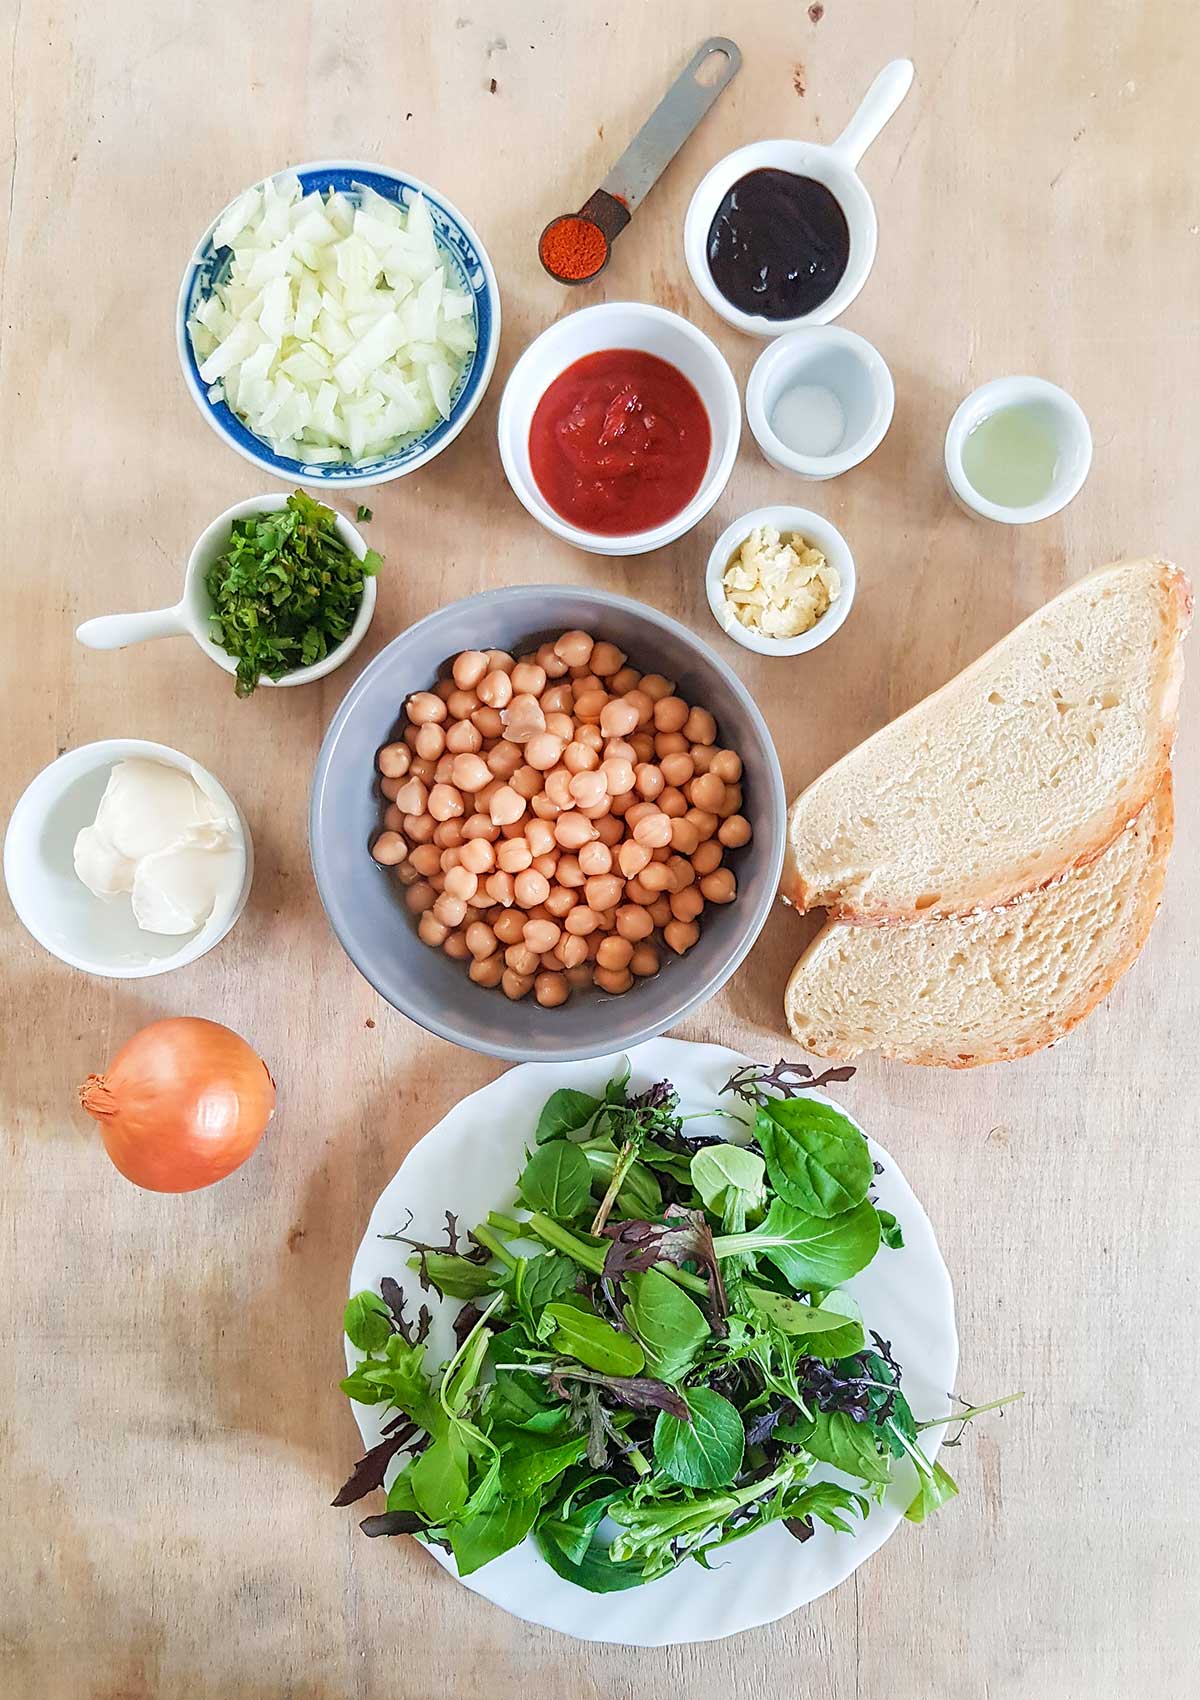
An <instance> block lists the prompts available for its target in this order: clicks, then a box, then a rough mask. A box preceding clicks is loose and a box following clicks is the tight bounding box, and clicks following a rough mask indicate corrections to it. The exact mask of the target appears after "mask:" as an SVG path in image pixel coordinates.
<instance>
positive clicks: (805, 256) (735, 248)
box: [708, 169, 850, 319]
mask: <svg viewBox="0 0 1200 1700" xmlns="http://www.w3.org/2000/svg"><path fill="white" fill-rule="evenodd" d="M849 258H850V227H849V225H848V224H847V223H846V215H845V213H844V212H843V211H842V208H841V204H840V202H839V201H838V199H837V196H836V195H834V194H832V193H831V192H830V190H828V189H827V188H826V187H825V185H824V183H818V182H816V181H815V179H814V178H812V177H798V176H797V175H796V173H795V172H794V171H777V170H774V169H765V170H762V171H750V172H747V174H746V176H745V177H739V178H738V180H737V182H736V183H735V184H734V185H733V187H732V188H731V189H730V190H729V191H728V193H727V194H726V196H725V199H724V200H723V201H722V202H721V204H720V206H719V207H718V208H717V212H716V217H715V218H714V219H713V221H712V224H711V225H710V227H709V232H708V265H709V270H710V271H711V272H712V277H713V282H714V283H715V284H716V286H717V288H718V289H719V290H720V291H721V294H722V295H723V296H724V297H725V299H726V300H727V301H728V302H729V303H730V304H731V306H734V307H737V308H738V309H739V310H740V311H741V312H743V313H758V314H761V315H762V317H763V318H764V319H797V318H799V317H801V315H802V314H804V313H811V312H812V310H813V308H814V307H819V306H820V305H821V303H822V301H827V300H828V299H829V297H830V296H831V295H832V294H833V292H834V290H835V289H836V288H837V286H838V284H839V283H840V282H841V280H842V276H843V274H844V272H845V270H846V265H847V262H848V261H849Z"/></svg>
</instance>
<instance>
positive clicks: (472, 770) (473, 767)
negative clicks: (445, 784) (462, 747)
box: [450, 752, 495, 792]
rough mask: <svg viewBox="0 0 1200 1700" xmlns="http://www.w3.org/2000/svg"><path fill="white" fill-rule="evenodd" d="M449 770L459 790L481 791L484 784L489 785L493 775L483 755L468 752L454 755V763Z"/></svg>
mask: <svg viewBox="0 0 1200 1700" xmlns="http://www.w3.org/2000/svg"><path fill="white" fill-rule="evenodd" d="M450 771H451V773H452V775H453V779H454V783H455V785H456V786H457V787H458V789H459V790H460V791H469V792H475V791H482V790H483V788H484V786H485V785H489V784H490V783H491V781H492V779H493V778H494V777H495V775H494V774H493V772H492V770H491V768H489V766H488V764H487V762H485V761H484V759H483V757H482V756H477V755H473V754H471V753H470V752H467V753H466V754H464V755H460V756H455V758H454V765H453V767H452V768H451V770H450Z"/></svg>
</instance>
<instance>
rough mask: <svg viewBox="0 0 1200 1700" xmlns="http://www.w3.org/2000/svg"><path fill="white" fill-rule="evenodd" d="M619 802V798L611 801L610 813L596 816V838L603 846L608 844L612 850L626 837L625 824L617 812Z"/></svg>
mask: <svg viewBox="0 0 1200 1700" xmlns="http://www.w3.org/2000/svg"><path fill="white" fill-rule="evenodd" d="M618 802H619V799H617V798H612V799H610V801H609V811H610V812H609V813H608V814H603V815H597V816H596V837H597V838H598V839H599V840H600V842H601V844H607V845H608V848H609V849H610V850H612V849H614V848H615V847H616V846H617V845H618V844H619V843H620V842H621V840H622V838H624V836H625V823H624V822H623V821H622V820H621V818H620V815H619V814H618V812H617V804H618Z"/></svg>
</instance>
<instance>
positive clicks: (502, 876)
mask: <svg viewBox="0 0 1200 1700" xmlns="http://www.w3.org/2000/svg"><path fill="white" fill-rule="evenodd" d="M483 889H484V890H485V891H486V892H487V894H488V896H489V897H490V898H491V900H492V902H493V903H501V904H503V905H504V907H505V908H506V909H511V908H512V905H513V882H512V875H511V874H506V873H504V872H500V873H495V874H489V875H488V877H487V879H486V880H484V882H483Z"/></svg>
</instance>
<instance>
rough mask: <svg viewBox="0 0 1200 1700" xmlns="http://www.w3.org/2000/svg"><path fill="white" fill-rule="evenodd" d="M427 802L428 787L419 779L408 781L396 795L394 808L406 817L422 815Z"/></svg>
mask: <svg viewBox="0 0 1200 1700" xmlns="http://www.w3.org/2000/svg"><path fill="white" fill-rule="evenodd" d="M428 802H429V790H428V787H427V786H426V785H425V783H424V781H423V780H420V779H409V780H408V782H407V783H406V784H404V785H402V786H401V787H400V789H399V791H397V793H396V807H397V808H398V809H403V810H404V813H405V814H406V815H423V814H424V813H425V809H426V806H427V805H428Z"/></svg>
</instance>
